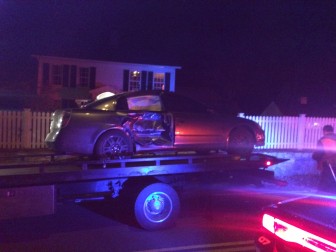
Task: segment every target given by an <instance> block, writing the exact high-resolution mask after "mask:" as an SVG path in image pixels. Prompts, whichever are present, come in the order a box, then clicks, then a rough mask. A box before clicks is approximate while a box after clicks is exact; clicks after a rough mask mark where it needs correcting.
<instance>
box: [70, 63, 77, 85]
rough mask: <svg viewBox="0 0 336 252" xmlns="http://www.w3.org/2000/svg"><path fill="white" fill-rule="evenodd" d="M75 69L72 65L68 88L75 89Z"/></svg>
mask: <svg viewBox="0 0 336 252" xmlns="http://www.w3.org/2000/svg"><path fill="white" fill-rule="evenodd" d="M76 77H77V67H76V66H74V65H72V66H71V67H70V87H76V79H77V78H76Z"/></svg>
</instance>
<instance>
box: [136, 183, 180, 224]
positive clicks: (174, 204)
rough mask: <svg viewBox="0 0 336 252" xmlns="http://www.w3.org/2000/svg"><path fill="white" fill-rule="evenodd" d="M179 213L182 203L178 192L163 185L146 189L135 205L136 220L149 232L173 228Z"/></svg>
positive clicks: (158, 184)
mask: <svg viewBox="0 0 336 252" xmlns="http://www.w3.org/2000/svg"><path fill="white" fill-rule="evenodd" d="M179 211H180V202H179V198H178V195H177V193H176V191H175V190H174V189H173V188H172V187H171V186H169V185H167V184H163V183H153V184H150V185H147V186H146V187H144V188H143V189H142V190H141V191H140V193H139V194H138V196H137V197H136V200H135V204H134V214H135V219H136V221H137V223H138V224H139V225H140V226H141V227H142V228H144V229H147V230H156V229H163V228H168V227H171V226H173V225H174V224H175V220H176V218H177V216H178V214H179Z"/></svg>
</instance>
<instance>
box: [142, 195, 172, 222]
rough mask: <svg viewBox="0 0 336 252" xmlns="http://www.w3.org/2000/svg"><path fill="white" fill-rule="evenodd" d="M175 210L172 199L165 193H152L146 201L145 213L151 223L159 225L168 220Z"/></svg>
mask: <svg viewBox="0 0 336 252" xmlns="http://www.w3.org/2000/svg"><path fill="white" fill-rule="evenodd" d="M172 210H173V203H172V200H171V198H170V197H169V196H168V195H167V194H165V193H163V192H154V193H151V194H150V195H149V196H148V197H147V198H146V200H145V202H144V206H143V211H144V214H145V216H146V218H147V220H149V221H150V222H154V223H159V222H163V221H165V220H167V219H168V218H169V216H170V215H171V213H172Z"/></svg>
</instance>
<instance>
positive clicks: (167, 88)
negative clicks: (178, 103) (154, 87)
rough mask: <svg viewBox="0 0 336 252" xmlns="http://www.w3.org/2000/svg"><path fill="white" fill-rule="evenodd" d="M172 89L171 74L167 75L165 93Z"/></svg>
mask: <svg viewBox="0 0 336 252" xmlns="http://www.w3.org/2000/svg"><path fill="white" fill-rule="evenodd" d="M169 89H170V73H165V87H164V90H165V91H169Z"/></svg>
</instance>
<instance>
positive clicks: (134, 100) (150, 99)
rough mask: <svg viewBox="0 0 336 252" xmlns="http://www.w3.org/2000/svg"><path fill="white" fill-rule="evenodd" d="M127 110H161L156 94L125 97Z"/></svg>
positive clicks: (159, 100)
mask: <svg viewBox="0 0 336 252" xmlns="http://www.w3.org/2000/svg"><path fill="white" fill-rule="evenodd" d="M127 105H128V109H129V110H135V111H161V99H160V97H159V96H157V95H142V96H133V97H128V98H127Z"/></svg>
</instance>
